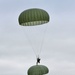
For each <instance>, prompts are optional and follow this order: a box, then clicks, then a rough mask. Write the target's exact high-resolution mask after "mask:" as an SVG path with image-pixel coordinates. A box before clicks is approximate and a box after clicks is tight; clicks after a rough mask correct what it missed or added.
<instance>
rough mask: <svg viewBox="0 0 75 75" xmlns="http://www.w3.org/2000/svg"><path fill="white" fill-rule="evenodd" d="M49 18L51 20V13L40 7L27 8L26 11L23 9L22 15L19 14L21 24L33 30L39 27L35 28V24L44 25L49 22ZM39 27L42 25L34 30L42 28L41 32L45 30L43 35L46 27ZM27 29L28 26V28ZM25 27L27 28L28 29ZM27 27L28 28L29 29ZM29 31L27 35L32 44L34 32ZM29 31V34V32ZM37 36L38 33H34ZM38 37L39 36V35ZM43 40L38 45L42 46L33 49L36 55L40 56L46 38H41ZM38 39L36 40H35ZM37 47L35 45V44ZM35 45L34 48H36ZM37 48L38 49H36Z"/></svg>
mask: <svg viewBox="0 0 75 75" xmlns="http://www.w3.org/2000/svg"><path fill="white" fill-rule="evenodd" d="M49 20H50V18H49V14H48V13H47V12H46V11H45V10H43V9H39V8H32V9H27V10H25V11H23V12H22V13H21V14H20V15H19V18H18V21H19V25H21V26H24V28H25V27H28V29H29V27H31V26H32V27H31V28H30V29H32V28H33V29H32V30H36V29H37V28H34V27H35V26H39V25H44V24H46V23H48V22H49ZM39 28H41V27H38V29H37V30H36V31H34V32H37V31H40V30H41V32H40V33H42V32H43V36H44V33H45V28H46V27H45V28H44V30H42V29H40V30H39ZM26 29H27V28H26ZM26 29H25V30H26ZM28 29H27V30H28ZM28 31H30V32H29V33H28ZM28 31H27V32H26V35H27V38H28V40H29V42H30V43H31V45H32V42H33V41H32V39H31V36H33V34H31V32H32V31H31V30H28ZM27 33H28V34H27ZM28 35H31V36H28ZM34 35H35V36H36V34H34ZM37 37H38V36H37ZM41 40H42V41H41V42H39V41H38V42H39V44H38V45H40V48H39V49H38V47H39V46H38V47H36V48H35V49H33V50H34V52H35V54H36V56H39V53H40V49H41V48H42V44H43V40H44V38H43V37H42V39H41ZM35 41H36V40H35ZM34 47H35V46H34ZM34 47H33V48H34ZM35 50H36V51H35Z"/></svg>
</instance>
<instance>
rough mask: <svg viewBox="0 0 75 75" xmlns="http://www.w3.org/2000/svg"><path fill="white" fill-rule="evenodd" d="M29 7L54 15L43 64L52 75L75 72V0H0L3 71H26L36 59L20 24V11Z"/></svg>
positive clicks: (0, 74) (20, 74) (18, 74)
mask: <svg viewBox="0 0 75 75" xmlns="http://www.w3.org/2000/svg"><path fill="white" fill-rule="evenodd" d="M29 8H41V9H44V10H46V11H47V12H48V13H49V15H50V22H49V23H48V27H47V31H46V36H45V43H44V47H43V50H42V52H41V64H44V65H46V66H48V68H49V70H50V73H49V74H50V75H75V0H60V1H59V0H52V1H51V0H48V1H47V0H41V1H40V0H31V1H30V0H6V1H5V0H0V18H1V19H0V75H25V74H27V70H28V68H29V67H30V66H32V65H35V63H36V57H35V54H34V52H33V51H32V48H31V47H30V45H29V43H28V40H27V38H26V37H25V35H24V33H23V31H22V29H23V28H21V27H20V26H19V24H18V16H19V14H20V13H21V12H22V11H24V10H26V9H29Z"/></svg>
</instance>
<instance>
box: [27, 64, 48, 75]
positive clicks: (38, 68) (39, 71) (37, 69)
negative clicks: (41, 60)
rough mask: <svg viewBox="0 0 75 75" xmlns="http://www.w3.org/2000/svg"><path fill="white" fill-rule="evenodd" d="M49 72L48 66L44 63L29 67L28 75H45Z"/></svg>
mask: <svg viewBox="0 0 75 75" xmlns="http://www.w3.org/2000/svg"><path fill="white" fill-rule="evenodd" d="M48 72H49V70H48V68H47V67H46V66H44V65H34V66H32V67H30V68H29V69H28V75H43V74H47V73H48Z"/></svg>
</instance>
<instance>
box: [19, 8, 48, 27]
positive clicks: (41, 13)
mask: <svg viewBox="0 0 75 75" xmlns="http://www.w3.org/2000/svg"><path fill="white" fill-rule="evenodd" d="M18 20H19V24H20V25H22V26H35V25H41V24H44V23H47V22H49V14H48V13H47V12H46V11H45V10H43V9H38V8H32V9H27V10H25V11H23V12H22V13H21V14H20V15H19V19H18Z"/></svg>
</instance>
